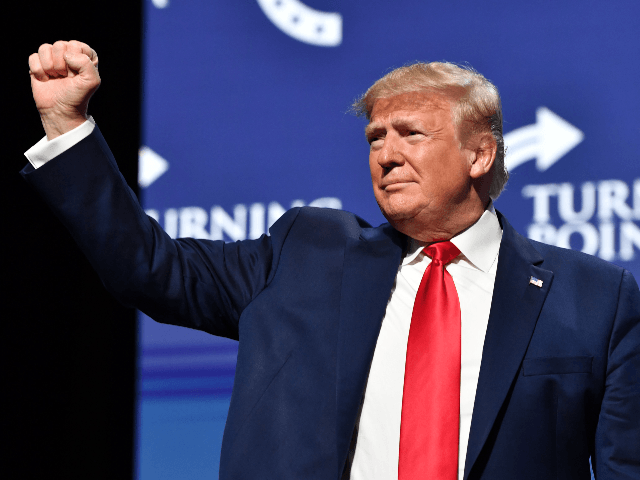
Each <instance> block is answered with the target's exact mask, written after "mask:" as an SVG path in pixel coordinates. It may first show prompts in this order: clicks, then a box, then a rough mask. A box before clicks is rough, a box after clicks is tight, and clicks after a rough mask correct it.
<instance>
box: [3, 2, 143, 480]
mask: <svg viewBox="0 0 640 480" xmlns="http://www.w3.org/2000/svg"><path fill="white" fill-rule="evenodd" d="M142 8H143V5H142V3H141V2H135V1H134V2H87V1H70V2H64V1H63V2H54V1H51V2H38V1H36V2H27V1H24V2H13V3H12V5H11V8H10V10H7V15H6V16H5V18H4V21H5V23H6V24H7V27H8V28H6V29H5V32H13V33H11V34H9V35H6V34H5V37H4V38H5V41H4V42H3V44H4V46H5V48H4V49H3V51H4V55H3V57H4V58H3V61H2V64H3V65H4V69H5V71H4V75H3V77H4V80H5V81H3V85H4V87H3V90H2V98H3V113H4V119H3V122H2V123H3V124H4V125H5V127H4V128H3V130H4V132H3V135H2V143H3V150H4V155H3V157H4V158H3V162H2V168H3V173H2V182H3V186H2V189H1V190H2V195H3V202H2V206H3V216H4V218H5V220H4V221H3V235H2V237H3V244H4V247H3V250H2V252H3V255H2V270H1V271H2V277H3V281H2V305H3V313H2V329H3V333H2V340H3V342H2V343H3V348H2V353H3V365H2V367H3V368H2V370H3V382H2V392H3V397H4V401H3V404H4V405H5V407H4V414H3V426H2V433H3V435H2V436H3V438H5V443H6V442H9V445H10V446H9V448H8V449H6V448H5V449H4V455H3V458H4V459H5V460H4V462H3V466H2V468H1V470H2V471H3V477H4V478H48V477H49V476H50V475H52V474H56V475H61V476H62V478H67V479H68V478H83V479H101V478H105V479H107V478H108V479H116V478H117V479H127V478H132V477H133V469H134V438H135V432H134V420H135V411H134V406H135V403H134V401H135V398H134V392H135V356H136V352H135V348H136V324H135V312H134V311H133V310H132V309H128V308H124V307H123V306H121V305H120V304H118V303H117V302H116V301H115V300H114V299H113V298H112V297H111V296H110V295H109V294H108V293H107V292H106V291H105V290H104V288H103V286H102V284H101V282H100V280H99V279H98V277H97V275H96V274H95V273H94V272H93V270H92V269H91V267H90V265H89V263H88V262H87V260H86V259H85V258H84V256H83V255H82V254H81V253H80V251H79V250H78V248H77V246H76V245H75V243H74V242H73V240H72V239H71V237H70V236H69V234H68V233H67V232H66V231H65V230H64V228H63V227H62V226H61V225H60V224H59V222H58V221H57V219H56V218H55V217H54V216H53V214H52V213H51V211H50V210H49V209H48V208H47V206H46V205H44V203H43V202H42V200H41V199H40V198H39V197H38V195H37V194H36V193H35V192H34V191H33V190H31V189H30V187H29V186H28V185H27V183H26V182H25V181H24V180H23V179H22V177H21V176H20V175H19V173H18V172H19V170H20V169H22V167H23V166H24V165H25V164H26V163H27V160H26V158H25V157H24V155H23V153H24V152H25V151H26V150H27V149H28V148H29V147H31V146H32V145H33V144H34V143H36V142H37V141H38V140H40V138H42V136H43V135H44V131H43V129H42V125H41V123H40V119H39V116H38V112H37V110H36V109H35V106H34V102H33V98H32V95H31V87H30V81H29V75H28V71H29V68H28V57H29V55H30V54H31V53H34V52H36V51H37V49H38V47H39V46H40V44H42V43H53V42H55V41H56V40H81V41H83V42H85V43H87V44H89V45H90V46H92V47H93V48H94V49H95V50H96V51H97V53H98V56H99V60H100V65H99V69H100V76H101V78H102V85H101V86H100V88H99V89H98V91H97V92H96V94H95V95H94V96H93V98H92V100H91V103H90V105H89V113H90V114H91V115H93V117H94V119H95V120H96V122H97V123H98V124H99V125H100V129H101V131H102V132H103V134H104V135H105V137H106V138H107V139H108V141H109V145H110V147H111V149H112V151H113V153H114V155H115V157H116V159H117V160H118V164H119V166H120V170H121V171H122V172H123V174H124V176H125V178H126V179H127V181H128V182H129V185H131V186H132V187H134V190H136V191H137V187H136V185H137V161H138V158H137V156H138V147H139V146H140V101H141V81H142V69H141V54H142V31H143V28H142ZM9 12H10V13H9ZM7 83H8V85H7ZM114 261H117V259H114Z"/></svg>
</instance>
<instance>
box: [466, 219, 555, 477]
mask: <svg viewBox="0 0 640 480" xmlns="http://www.w3.org/2000/svg"><path fill="white" fill-rule="evenodd" d="M498 218H499V219H500V223H501V225H502V231H503V233H502V242H501V244H500V253H499V256H498V270H497V272H496V280H495V285H494V289H493V300H492V303H491V313H490V315H489V324H488V326H487V334H486V336H485V340H484V347H483V350H482V363H481V366H480V377H479V379H478V388H477V390H476V398H475V403H474V407H473V417H472V420H471V432H470V435H469V443H468V447H467V458H466V462H465V469H464V478H465V480H466V479H467V478H469V473H470V471H471V469H472V467H473V465H474V463H475V462H476V460H477V459H478V456H479V455H480V452H481V450H482V447H483V446H484V444H485V442H486V441H487V438H488V436H489V432H490V431H491V429H492V427H493V425H494V423H495V421H496V418H497V416H498V413H499V411H500V409H501V407H502V405H503V403H504V401H505V399H506V397H507V394H508V392H509V389H510V388H511V385H512V384H513V381H514V379H515V376H516V375H517V373H518V371H519V369H520V365H521V363H522V359H523V358H524V355H525V353H526V350H527V348H528V346H529V341H530V340H531V336H532V335H533V331H534V329H535V326H536V322H537V320H538V316H539V314H540V310H541V309H542V306H543V305H544V302H545V299H546V297H547V293H548V292H549V289H550V288H551V283H552V279H553V272H552V271H550V270H545V269H543V268H541V267H539V266H537V265H539V264H541V263H542V261H543V259H542V257H541V256H540V254H539V253H538V252H537V250H535V249H534V248H533V246H532V245H531V244H530V243H529V242H528V241H527V240H526V239H525V238H524V237H522V236H521V235H519V234H518V233H517V232H516V231H515V230H514V229H513V227H511V225H510V224H509V222H507V220H506V219H505V218H504V217H503V216H502V215H501V214H498ZM531 277H534V278H535V279H537V280H542V284H541V286H540V284H539V282H537V284H533V283H531V282H530V280H531Z"/></svg>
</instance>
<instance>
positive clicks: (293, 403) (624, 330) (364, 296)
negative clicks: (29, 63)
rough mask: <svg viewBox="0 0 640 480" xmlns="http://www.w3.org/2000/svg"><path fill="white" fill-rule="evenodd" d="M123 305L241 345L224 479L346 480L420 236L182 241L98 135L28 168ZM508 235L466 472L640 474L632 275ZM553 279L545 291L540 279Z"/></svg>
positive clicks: (381, 233) (344, 233)
mask: <svg viewBox="0 0 640 480" xmlns="http://www.w3.org/2000/svg"><path fill="white" fill-rule="evenodd" d="M23 175H24V176H25V178H26V179H27V181H28V182H29V183H30V184H31V185H33V186H34V187H35V188H36V189H37V190H38V191H39V192H40V194H41V195H42V196H43V197H44V198H45V199H46V200H47V202H48V203H49V205H50V206H51V208H52V209H53V210H54V211H55V212H56V214H57V215H58V217H59V218H60V219H61V220H62V222H64V224H65V225H66V226H67V228H68V229H69V231H70V232H71V234H72V235H73V236H74V238H75V239H76V241H77V242H78V244H79V245H80V247H81V248H82V249H83V251H84V252H85V253H86V255H87V256H88V258H89V260H90V261H91V263H92V264H93V266H94V267H95V268H96V270H97V271H98V273H99V275H100V276H101V278H102V280H103V282H104V284H105V286H106V287H107V288H108V289H109V290H110V291H111V292H112V293H113V294H114V295H115V296H116V297H117V298H118V299H119V300H120V301H121V302H123V303H124V304H127V305H130V306H135V307H137V308H139V309H140V310H142V311H143V312H145V313H147V314H148V315H149V316H151V317H152V318H154V319H156V320H157V321H160V322H165V323H171V324H175V325H183V326H186V327H191V328H196V329H200V330H204V331H206V332H210V333H212V334H214V335H222V336H225V337H229V338H233V339H238V340H239V350H238V362H237V370H236V378H235V383H234V387H233V394H232V398H231V405H230V408H229V415H228V418H227V423H226V428H225V432H224V440H223V446H222V456H221V464H220V478H221V479H254V478H255V479H258V478H259V479H264V478H274V479H339V478H340V477H341V475H342V472H343V469H344V466H345V462H346V461H347V457H348V452H349V444H350V441H351V437H352V433H353V431H354V425H355V423H356V420H357V416H358V410H359V406H360V402H361V399H362V396H363V390H364V387H365V383H366V379H367V376H368V372H369V366H370V363H371V359H372V356H373V352H374V348H375V345H376V339H377V336H378V332H379V329H380V325H381V321H382V319H383V316H384V313H385V308H386V305H387V301H388V299H389V295H390V291H391V288H392V286H393V283H394V279H395V276H396V273H397V270H398V266H399V264H400V262H401V259H402V254H403V249H404V248H405V244H406V237H404V236H403V235H402V234H400V233H398V232H397V231H395V230H394V229H393V228H391V227H390V226H389V225H388V224H385V225H382V226H380V227H378V228H371V227H370V226H369V225H368V224H367V223H365V222H364V221H363V220H361V219H359V218H358V217H357V216H355V215H353V214H350V213H347V212H343V211H337V210H328V209H314V208H297V209H293V210H291V211H289V212H287V213H286V214H285V215H284V216H283V217H282V218H281V219H280V220H279V221H278V222H277V223H276V224H275V225H274V226H273V227H272V228H271V235H270V236H263V237H262V238H260V239H258V240H249V241H242V242H236V243H230V244H225V243H223V242H214V241H207V240H194V239H178V240H172V239H171V238H169V237H168V236H167V235H166V234H165V233H164V231H163V230H162V228H161V227H160V226H159V225H158V224H157V223H156V222H155V221H154V220H152V219H150V218H148V217H147V216H146V215H145V214H144V212H143V210H142V209H141V208H140V206H139V204H138V201H137V199H136V196H135V195H134V193H133V192H132V191H131V190H130V189H129V188H128V187H127V186H126V184H125V182H124V180H123V179H122V176H121V175H120V173H119V172H118V169H117V166H116V163H115V161H114V159H113V156H112V154H111V152H110V151H109V148H108V146H107V144H106V142H105V141H104V139H103V137H102V135H101V134H100V131H99V129H98V128H97V127H96V128H95V130H94V132H93V133H92V134H91V135H90V136H89V137H87V138H86V139H84V140H83V141H81V142H80V143H79V144H77V145H76V146H74V147H73V148H71V149H70V150H68V151H67V152H65V153H63V154H62V155H60V156H59V157H58V158H56V159H55V160H53V161H51V162H49V163H47V164H46V165H44V166H43V167H41V168H40V169H38V170H35V171H34V170H33V168H31V167H30V166H28V167H27V168H25V170H23ZM499 219H500V223H501V225H502V229H503V237H502V243H501V246H500V253H499V260H498V270H497V274H496V280H495V287H494V294H493V302H492V305H491V313H490V317H489V324H488V329H487V333H486V338H485V342H484V350H483V356H482V364H481V369H480V377H479V380H478V388H477V393H476V399H475V405H474V411H473V418H472V424H471V434H470V438H469V445H468V451H467V458H466V465H465V478H468V479H480V478H482V479H508V480H514V479H517V480H524V479H536V480H540V479H545V480H546V479H552V478H553V479H562V480H568V479H588V478H589V457H591V458H592V461H593V467H594V470H595V473H596V475H597V478H598V479H600V480H602V479H622V478H624V479H632V478H633V479H638V478H640V421H639V418H640V378H639V373H638V372H639V371H640V293H639V291H638V286H637V284H636V283H635V281H634V279H633V277H632V276H631V274H630V273H628V272H626V271H624V270H623V269H622V268H619V267H616V266H613V265H611V264H608V263H606V262H604V261H601V260H599V259H597V258H594V257H590V256H587V255H583V254H581V253H578V252H574V251H569V250H563V249H559V248H556V247H551V246H548V245H544V244H541V243H536V242H532V241H530V240H527V239H525V238H524V237H522V236H520V235H519V234H518V233H517V232H515V231H514V229H513V228H512V227H511V226H510V225H509V223H508V222H507V220H506V219H505V218H504V216H502V215H499ZM532 276H533V277H535V278H537V279H540V280H542V286H541V287H540V286H536V285H533V284H531V283H530V281H529V280H530V277H532Z"/></svg>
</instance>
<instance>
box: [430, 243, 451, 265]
mask: <svg viewBox="0 0 640 480" xmlns="http://www.w3.org/2000/svg"><path fill="white" fill-rule="evenodd" d="M424 254H425V255H427V256H428V257H429V258H431V260H432V261H433V262H435V263H436V264H442V265H446V264H447V263H449V262H450V261H451V260H453V259H454V258H456V257H457V256H458V255H460V250H458V247H456V246H455V245H454V244H453V243H451V242H448V241H447V242H438V243H432V244H431V245H429V246H428V247H424Z"/></svg>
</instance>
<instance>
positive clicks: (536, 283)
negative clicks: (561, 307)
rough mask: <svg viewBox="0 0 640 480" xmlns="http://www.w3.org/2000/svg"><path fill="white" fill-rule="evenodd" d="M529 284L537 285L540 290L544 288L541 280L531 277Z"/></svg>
mask: <svg viewBox="0 0 640 480" xmlns="http://www.w3.org/2000/svg"><path fill="white" fill-rule="evenodd" d="M529 283H530V284H532V285H535V286H536V287H538V288H542V280H539V279H537V278H536V277H531V278H530V279H529Z"/></svg>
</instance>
